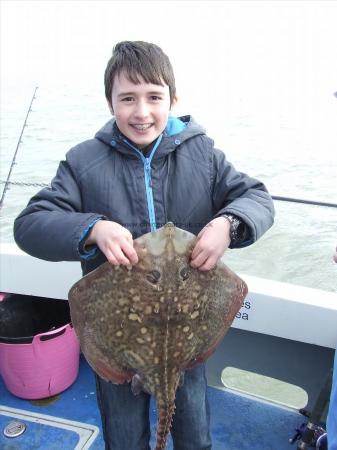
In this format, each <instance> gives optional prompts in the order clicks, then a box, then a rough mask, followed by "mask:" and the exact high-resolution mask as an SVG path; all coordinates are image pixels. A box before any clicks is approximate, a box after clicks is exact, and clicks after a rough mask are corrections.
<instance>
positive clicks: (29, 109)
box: [0, 86, 38, 209]
mask: <svg viewBox="0 0 337 450" xmlns="http://www.w3.org/2000/svg"><path fill="white" fill-rule="evenodd" d="M37 90H38V86H36V88H35V89H34V93H33V97H32V99H31V101H30V104H29V108H28V110H27V114H26V118H25V121H24V122H23V126H22V129H21V134H20V137H19V140H18V143H17V145H16V149H15V152H14V155H13V158H12V162H11V165H10V168H9V172H8V175H7V179H6V181H5V186H4V189H3V191H2V195H1V199H0V209H1V208H2V206H3V202H4V199H5V195H6V192H7V191H8V189H9V185H10V178H11V175H12V170H13V167H14V165H15V160H16V155H17V153H18V150H19V147H20V144H21V142H22V141H21V139H22V135H23V132H24V129H25V127H26V126H27V119H28V116H29V113H30V112H31V110H32V109H31V108H32V104H33V101H34V100H35V98H36V97H35V94H36V91H37Z"/></svg>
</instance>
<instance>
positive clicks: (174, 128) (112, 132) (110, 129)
mask: <svg viewBox="0 0 337 450" xmlns="http://www.w3.org/2000/svg"><path fill="white" fill-rule="evenodd" d="M201 134H205V129H204V128H203V127H202V126H201V125H199V124H198V123H197V122H195V120H194V119H193V118H192V117H191V116H182V117H173V116H170V117H169V120H168V122H167V125H166V128H165V130H164V132H163V137H162V140H161V143H160V149H158V152H157V153H158V154H160V155H163V154H166V153H169V152H170V151H173V150H174V149H175V147H177V146H178V145H180V144H181V143H183V142H184V141H186V140H187V139H190V138H191V137H194V136H197V135H201ZM95 139H98V140H100V141H102V142H104V143H105V144H107V145H109V146H111V147H113V148H115V149H117V150H119V151H122V152H123V153H129V152H130V153H131V154H132V155H134V150H133V149H132V148H131V147H132V145H134V144H132V142H130V144H131V145H130V146H128V145H127V143H126V140H125V137H124V136H123V135H122V134H121V132H120V131H119V129H118V127H117V125H116V120H115V119H111V120H109V122H107V123H106V124H105V125H104V126H103V127H102V128H101V129H100V130H99V131H98V132H97V133H96V135H95ZM117 144H118V145H117ZM159 150H160V151H159Z"/></svg>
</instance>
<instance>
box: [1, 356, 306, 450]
mask: <svg viewBox="0 0 337 450" xmlns="http://www.w3.org/2000/svg"><path fill="white" fill-rule="evenodd" d="M209 399H210V406H211V433H212V439H213V447H212V448H213V450H239V449H240V450H290V449H291V448H295V446H291V445H290V444H289V441H288V440H289V437H291V436H292V435H293V434H294V432H295V429H296V428H298V427H299V426H300V425H301V423H303V422H304V417H303V416H302V415H301V414H299V413H298V412H297V411H296V410H294V409H290V408H286V407H283V406H279V405H276V404H272V403H268V402H265V401H261V400H258V399H256V398H254V397H249V396H244V395H241V394H238V393H235V392H233V391H230V390H222V389H217V388H212V387H210V388H209ZM12 419H18V420H20V421H23V422H24V423H25V424H26V426H27V428H26V431H25V432H24V433H23V434H22V435H21V436H18V437H16V438H8V437H5V436H4V434H3V432H2V431H3V430H4V428H5V427H6V425H7V424H8V423H9V422H10V421H11V420H12ZM0 429H1V434H0V448H1V449H2V450H14V449H15V450H21V449H22V450H33V449H34V450H35V449H39V450H52V449H55V450H59V449H60V448H62V449H63V450H73V449H76V450H78V449H88V448H90V449H92V450H102V449H103V448H104V444H103V438H102V429H101V425H100V418H99V412H98V409H97V406H96V394H95V382H94V375H93V372H92V370H91V368H90V367H89V366H88V364H87V363H86V362H85V360H84V359H83V357H82V356H81V361H80V371H79V376H78V378H77V380H76V382H75V383H74V384H73V385H72V386H71V387H70V388H68V389H67V390H66V391H64V392H62V393H61V394H59V395H57V396H55V397H51V398H50V399H46V400H43V401H29V400H23V399H19V398H17V397H15V396H13V395H12V394H11V393H9V392H8V391H7V389H6V388H5V385H4V384H3V381H2V379H0ZM155 429H156V413H155V405H154V403H151V435H152V438H151V446H152V448H153V445H154V442H155ZM172 448H173V446H172V442H171V441H170V442H169V445H168V450H172Z"/></svg>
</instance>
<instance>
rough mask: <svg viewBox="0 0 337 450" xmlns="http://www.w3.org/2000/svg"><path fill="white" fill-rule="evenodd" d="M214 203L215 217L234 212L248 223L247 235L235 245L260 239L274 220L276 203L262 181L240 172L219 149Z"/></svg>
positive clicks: (243, 245)
mask: <svg viewBox="0 0 337 450" xmlns="http://www.w3.org/2000/svg"><path fill="white" fill-rule="evenodd" d="M212 185H213V204H214V209H215V211H216V214H215V217H219V216H221V215H223V214H234V215H235V216H237V217H239V218H240V219H241V220H242V221H243V222H244V224H245V225H246V227H247V230H246V231H247V233H246V234H247V237H246V239H245V240H244V241H243V242H240V243H238V244H237V245H235V247H246V246H247V245H250V244H252V243H254V242H255V241H256V240H257V239H259V238H260V237H261V236H262V235H263V234H264V233H265V232H266V231H267V230H268V229H269V228H270V227H271V226H272V224H273V222H274V215H275V210H274V204H273V200H272V198H271V196H270V195H269V193H268V191H267V189H266V187H265V186H264V184H263V183H261V182H260V181H259V180H257V179H255V178H251V177H249V176H248V175H246V174H244V173H242V172H238V171H237V170H236V169H235V168H234V166H233V165H232V164H231V163H229V162H228V161H227V160H226V156H225V154H224V153H223V152H221V151H220V150H217V149H214V153H213V183H212Z"/></svg>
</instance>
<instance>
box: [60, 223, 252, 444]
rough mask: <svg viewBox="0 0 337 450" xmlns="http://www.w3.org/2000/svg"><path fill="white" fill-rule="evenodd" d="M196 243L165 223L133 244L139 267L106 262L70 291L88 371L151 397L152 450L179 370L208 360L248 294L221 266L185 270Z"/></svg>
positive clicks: (166, 423)
mask: <svg viewBox="0 0 337 450" xmlns="http://www.w3.org/2000/svg"><path fill="white" fill-rule="evenodd" d="M195 239H196V237H195V236H194V235H193V234H191V233H188V232H187V231H184V230H181V229H179V228H177V227H175V226H174V225H173V224H167V225H165V226H164V227H163V228H160V229H159V230H157V231H155V232H152V233H148V234H146V235H144V236H142V237H140V238H138V239H136V240H135V241H134V245H135V248H136V251H137V253H138V256H139V263H138V264H137V265H135V266H133V267H125V266H115V267H114V266H111V265H110V264H109V263H105V264H103V265H102V266H100V267H99V268H97V269H96V270H94V271H93V272H91V273H89V274H88V275H86V276H84V277H83V278H82V279H81V280H80V281H78V282H77V283H76V284H75V285H74V286H73V287H72V288H71V290H70V292H69V304H70V310H71V317H72V321H73V325H74V328H75V330H76V333H77V335H78V337H79V339H80V343H81V348H82V351H83V353H84V355H85V357H86V359H87V360H88V362H89V364H90V365H91V366H92V368H93V369H94V370H95V371H96V372H97V373H98V375H100V376H101V377H102V378H104V379H106V380H110V381H112V382H113V383H124V382H130V381H132V380H133V385H136V381H137V384H138V385H139V382H140V383H141V385H142V387H143V389H144V390H146V391H148V392H150V393H151V394H152V395H154V397H155V398H156V402H157V411H158V424H157V444H156V450H161V449H164V448H165V446H166V441H167V436H168V433H169V429H170V426H171V422H172V417H173V414H174V401H175V393H176V389H177V387H178V384H179V380H180V376H181V373H182V371H184V370H185V369H188V368H191V367H193V366H195V365H196V364H198V363H200V362H203V361H205V359H206V358H208V356H210V354H211V353H212V352H213V351H214V350H215V348H216V346H217V345H218V344H219V342H220V341H221V340H222V338H223V336H224V335H225V333H226V331H227V330H228V328H229V327H230V325H231V323H232V321H233V319H234V317H235V314H236V313H237V311H238V310H239V309H240V307H241V304H242V301H243V299H244V297H245V296H246V294H247V286H246V284H245V283H244V281H242V280H241V279H240V278H239V277H238V276H237V275H236V274H234V273H233V272H232V271H230V270H229V269H228V268H227V267H226V266H225V265H224V264H223V263H221V262H220V263H219V264H218V265H217V267H216V268H215V269H213V270H211V271H209V272H201V271H199V270H197V269H193V268H192V267H191V266H190V265H189V259H190V255H191V252H192V249H193V246H194V243H195ZM135 375H136V377H135Z"/></svg>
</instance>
